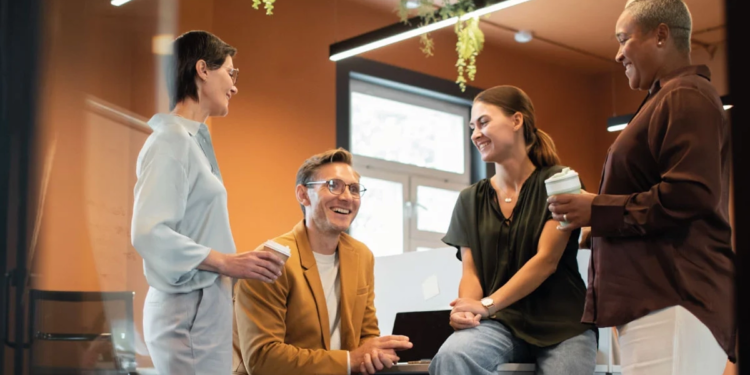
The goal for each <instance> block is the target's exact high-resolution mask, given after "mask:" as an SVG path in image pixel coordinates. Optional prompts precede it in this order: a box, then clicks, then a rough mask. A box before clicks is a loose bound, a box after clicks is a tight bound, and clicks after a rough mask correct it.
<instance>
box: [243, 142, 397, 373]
mask: <svg viewBox="0 0 750 375" xmlns="http://www.w3.org/2000/svg"><path fill="white" fill-rule="evenodd" d="M351 160H352V156H351V154H350V153H349V152H347V151H346V150H344V149H337V150H331V151H327V152H324V153H322V154H318V155H315V156H313V157H311V158H310V159H308V160H306V161H305V162H304V163H303V164H302V166H301V167H300V169H299V171H298V172H297V188H296V195H297V201H298V202H299V203H300V206H301V207H302V212H303V213H304V217H305V219H304V220H303V221H301V222H300V223H298V224H297V225H296V226H295V227H294V229H292V231H291V232H289V233H287V234H284V235H282V236H281V237H278V238H276V239H275V241H276V242H278V243H280V244H281V245H284V246H287V247H289V249H290V250H291V256H290V257H289V259H288V260H287V261H286V264H285V265H284V269H283V271H282V274H281V276H279V278H278V279H277V280H276V282H275V283H270V282H263V281H259V280H250V279H247V280H240V281H239V282H238V283H237V285H236V289H235V304H234V314H235V322H234V335H233V336H234V337H233V346H234V348H233V349H234V356H233V364H232V368H233V369H234V372H233V374H235V375H236V374H250V375H280V374H295V375H296V374H300V375H305V374H310V375H312V374H330V375H348V374H350V373H360V372H363V373H369V374H373V373H375V372H376V371H377V370H382V369H383V368H384V367H388V368H390V367H391V366H392V365H393V364H394V363H396V362H398V356H397V355H396V351H397V350H403V349H409V348H411V346H412V344H411V343H410V342H409V339H408V338H407V337H404V336H386V337H379V336H380V330H379V329H378V321H377V318H376V317H375V305H374V298H375V293H374V288H375V281H374V277H373V265H374V258H373V255H372V252H370V250H369V249H368V248H367V246H365V245H364V244H363V243H361V242H359V241H357V240H355V239H354V238H352V237H350V236H349V235H347V234H346V233H344V231H346V230H347V229H348V228H349V226H350V225H351V223H352V221H353V220H354V218H355V217H356V216H357V212H358V211H359V206H360V199H361V198H362V195H363V194H364V192H365V189H364V187H363V186H361V185H360V184H359V174H357V172H355V171H354V169H353V168H352V166H351ZM261 249H262V246H261V247H260V248H258V249H257V250H261ZM257 250H256V251H257Z"/></svg>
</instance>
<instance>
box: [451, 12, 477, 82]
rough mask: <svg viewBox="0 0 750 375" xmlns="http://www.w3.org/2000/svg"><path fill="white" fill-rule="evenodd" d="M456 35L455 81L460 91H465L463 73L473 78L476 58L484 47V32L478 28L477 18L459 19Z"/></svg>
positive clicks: (475, 69)
mask: <svg viewBox="0 0 750 375" xmlns="http://www.w3.org/2000/svg"><path fill="white" fill-rule="evenodd" d="M456 35H457V36H458V42H456V52H457V53H458V62H456V67H457V68H458V79H457V80H456V83H458V86H459V87H460V88H461V91H465V90H466V78H465V77H464V74H466V77H468V78H469V80H471V81H473V80H474V77H476V74H477V65H476V62H477V60H476V58H477V56H478V55H479V52H482V47H484V34H483V33H482V30H480V29H479V19H477V18H469V19H467V20H459V21H458V22H457V23H456Z"/></svg>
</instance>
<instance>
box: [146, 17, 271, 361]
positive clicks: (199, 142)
mask: <svg viewBox="0 0 750 375" xmlns="http://www.w3.org/2000/svg"><path fill="white" fill-rule="evenodd" d="M173 48H174V51H173V52H174V54H173V58H172V59H171V62H170V64H169V66H168V68H167V83H168V86H169V87H168V88H169V93H170V104H171V107H172V112H171V113H169V114H157V115H155V116H154V117H153V118H151V120H150V121H149V125H150V126H151V128H152V129H153V133H152V134H151V135H150V136H149V137H148V139H147V140H146V143H145V145H144V146H143V149H142V150H141V152H140V155H139V156H138V163H137V166H136V174H137V176H138V182H137V183H136V186H135V206H134V208H133V222H132V233H131V239H132V242H133V246H134V247H135V249H136V250H137V251H138V253H139V254H140V255H141V256H142V257H143V269H144V273H145V275H146V280H147V281H148V283H149V285H150V288H149V291H148V295H147V296H146V303H145V306H144V308H143V330H144V336H145V339H146V345H147V346H148V349H149V353H150V355H151V359H152V360H153V362H154V366H155V367H156V369H157V371H158V372H159V373H160V374H163V375H169V374H229V373H231V364H232V296H231V294H232V293H231V279H230V278H250V279H258V280H263V281H266V282H273V281H275V280H276V278H277V277H278V276H279V275H281V266H282V265H283V262H282V261H281V260H280V259H279V258H278V257H276V256H275V255H273V254H270V253H267V252H244V253H240V254H237V253H236V248H235V245H234V240H233V238H232V231H231V228H230V226H229V214H228V212H227V191H226V189H225V188H224V184H223V183H222V178H221V173H220V172H219V166H218V164H217V162H216V156H215V155H214V150H213V146H212V143H211V136H210V135H209V133H208V128H207V127H206V124H205V122H206V119H207V118H208V117H210V116H226V114H227V113H228V112H229V101H230V99H231V98H232V96H233V95H235V94H237V87H236V86H235V84H236V82H237V74H238V69H235V68H234V64H233V61H232V57H233V56H234V55H235V53H236V52H237V51H236V49H235V48H234V47H232V46H230V45H228V44H226V43H224V42H223V41H222V40H221V39H219V38H217V37H216V36H215V35H212V34H211V33H208V32H205V31H191V32H188V33H185V34H183V35H181V36H180V37H178V38H177V39H176V40H175V41H174V44H173Z"/></svg>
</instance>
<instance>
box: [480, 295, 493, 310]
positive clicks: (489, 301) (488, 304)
mask: <svg viewBox="0 0 750 375" xmlns="http://www.w3.org/2000/svg"><path fill="white" fill-rule="evenodd" d="M479 302H481V303H482V306H484V307H486V308H487V311H489V310H490V308H491V307H492V306H495V301H493V300H492V298H490V297H486V298H482V300H481V301H479Z"/></svg>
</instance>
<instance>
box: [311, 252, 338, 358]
mask: <svg viewBox="0 0 750 375" xmlns="http://www.w3.org/2000/svg"><path fill="white" fill-rule="evenodd" d="M313 255H314V256H315V261H316V262H317V264H318V272H320V282H321V284H323V293H324V294H325V296H326V305H327V306H328V324H329V329H330V332H331V350H341V309H340V306H341V278H340V277H339V253H338V251H337V252H335V253H333V254H331V255H324V254H318V253H316V252H313Z"/></svg>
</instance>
